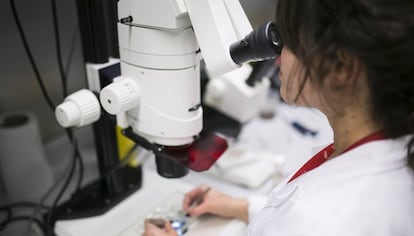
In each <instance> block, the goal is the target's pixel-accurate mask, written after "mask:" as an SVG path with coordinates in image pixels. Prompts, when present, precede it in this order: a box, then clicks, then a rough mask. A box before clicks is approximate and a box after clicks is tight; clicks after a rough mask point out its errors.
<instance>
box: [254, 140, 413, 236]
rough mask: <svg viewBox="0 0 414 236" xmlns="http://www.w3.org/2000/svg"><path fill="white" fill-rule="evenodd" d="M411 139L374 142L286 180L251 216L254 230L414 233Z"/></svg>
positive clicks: (316, 235)
mask: <svg viewBox="0 0 414 236" xmlns="http://www.w3.org/2000/svg"><path fill="white" fill-rule="evenodd" d="M408 138H409V136H406V137H403V138H399V139H397V140H380V141H373V142H369V143H366V144H363V145H361V146H359V147H357V148H355V149H352V150H350V151H348V152H346V153H344V154H342V155H340V156H337V157H335V158H333V159H331V160H329V161H327V162H325V163H324V164H322V165H321V166H319V167H318V168H316V169H314V170H312V171H309V172H307V173H305V174H304V175H302V176H300V177H298V178H297V179H295V180H294V181H292V182H290V183H289V184H286V182H287V180H288V179H289V178H290V177H288V178H287V179H286V180H285V181H282V183H281V184H279V185H278V186H277V187H276V188H275V189H274V190H273V191H272V193H271V194H270V196H269V198H268V200H267V203H266V204H265V206H264V208H263V209H262V210H261V211H260V212H259V213H258V214H257V215H256V216H255V217H254V219H251V220H250V219H249V222H250V224H249V227H248V234H249V235H255V236H256V235H259V236H270V235H271V236H278V235H282V236H302V235H303V236H305V235H306V236H342V235H343V236H350V235H352V236H373V235H375V236H409V235H410V236H413V235H414V174H413V172H412V171H411V169H409V167H408V166H407V160H406V152H407V151H406V143H407V141H408ZM251 204H252V205H256V204H257V203H254V202H251ZM252 214H253V213H252Z"/></svg>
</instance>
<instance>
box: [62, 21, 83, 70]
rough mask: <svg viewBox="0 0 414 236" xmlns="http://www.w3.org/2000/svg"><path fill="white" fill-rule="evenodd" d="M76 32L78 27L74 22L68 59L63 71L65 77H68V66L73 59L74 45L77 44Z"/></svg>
mask: <svg viewBox="0 0 414 236" xmlns="http://www.w3.org/2000/svg"><path fill="white" fill-rule="evenodd" d="M78 33H79V27H78V24H76V27H75V30H74V32H73V34H72V39H71V43H70V48H69V56H68V59H67V61H66V66H65V71H64V74H65V75H66V78H68V77H69V72H70V67H71V65H72V61H73V60H72V58H73V54H74V52H75V48H76V46H77V45H78V44H77V41H78V40H77V39H78Z"/></svg>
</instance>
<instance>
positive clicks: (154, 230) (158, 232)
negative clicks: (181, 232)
mask: <svg viewBox="0 0 414 236" xmlns="http://www.w3.org/2000/svg"><path fill="white" fill-rule="evenodd" d="M163 223H164V225H163V226H161V225H159V224H154V222H153V221H152V219H146V220H145V232H144V236H178V234H177V232H176V231H175V230H174V229H173V227H172V226H171V224H170V222H168V221H164V222H163Z"/></svg>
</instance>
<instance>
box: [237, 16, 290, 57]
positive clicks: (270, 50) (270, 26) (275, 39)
mask: <svg viewBox="0 0 414 236" xmlns="http://www.w3.org/2000/svg"><path fill="white" fill-rule="evenodd" d="M282 47H283V43H282V39H281V37H280V33H279V31H278V30H277V27H276V25H275V24H274V23H273V22H267V23H266V24H263V25H262V26H260V27H259V28H258V29H257V30H254V31H252V32H251V33H250V34H248V35H247V36H246V37H245V38H244V39H242V40H240V41H238V42H235V43H233V44H232V45H231V46H230V55H231V58H232V59H233V61H234V62H235V63H237V64H239V65H240V64H242V63H244V62H247V61H263V60H268V59H271V58H275V57H277V56H278V55H280V53H281V51H282Z"/></svg>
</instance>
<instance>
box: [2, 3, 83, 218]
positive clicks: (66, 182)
mask: <svg viewBox="0 0 414 236" xmlns="http://www.w3.org/2000/svg"><path fill="white" fill-rule="evenodd" d="M10 5H11V8H12V12H13V17H14V20H15V22H16V25H17V27H18V30H19V34H20V37H21V39H22V42H23V45H24V49H25V52H26V54H27V55H28V57H29V61H30V64H31V66H32V69H33V71H34V73H35V76H36V79H37V81H38V83H39V86H40V88H41V91H42V94H43V96H44V98H45V99H46V102H47V104H48V105H49V107H50V108H51V110H52V111H54V110H55V105H54V104H53V102H52V100H51V99H50V96H49V95H48V93H47V91H46V88H45V86H44V83H43V81H42V78H41V76H40V73H39V70H38V68H37V66H36V64H35V61H34V59H33V55H32V53H31V51H30V49H29V46H28V43H27V39H26V36H25V34H24V32H23V28H22V26H21V23H20V20H19V17H18V14H17V10H16V6H15V2H14V0H10ZM52 9H53V23H54V33H55V42H56V52H57V59H58V64H59V72H60V74H61V77H62V85H63V93H64V96H65V97H66V95H67V80H66V75H65V73H64V70H63V63H62V59H61V58H62V57H61V52H60V40H59V34H58V29H57V28H58V22H57V14H56V3H55V1H53V0H52ZM72 45H73V44H72ZM73 48H74V47H73ZM73 48H72V49H73ZM70 55H72V54H70ZM70 59H71V58H70ZM68 65H70V64H68ZM69 133H70V132H69ZM69 139H72V138H71V137H69ZM72 140H73V139H72ZM72 144H73V147H74V158H73V161H72V165H71V169H70V173H69V175H68V178H67V179H66V181H65V184H64V186H63V187H62V189H61V191H60V192H59V194H58V196H57V198H56V199H55V201H54V204H53V205H52V209H51V213H53V210H54V209H55V208H56V205H57V203H58V202H59V200H60V198H61V197H62V195H63V193H64V192H65V191H66V189H67V187H68V185H69V183H70V181H71V180H72V178H73V173H74V171H75V168H76V161H79V165H80V175H79V176H80V177H79V179H80V180H78V185H79V186H80V183H81V182H82V180H81V179H82V178H83V161H82V158H81V156H80V152H79V149H78V146H77V142H76V140H73V141H72ZM51 215H52V214H49V219H48V223H49V222H50V219H51ZM27 219H30V220H32V219H33V218H31V217H28V218H27Z"/></svg>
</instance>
